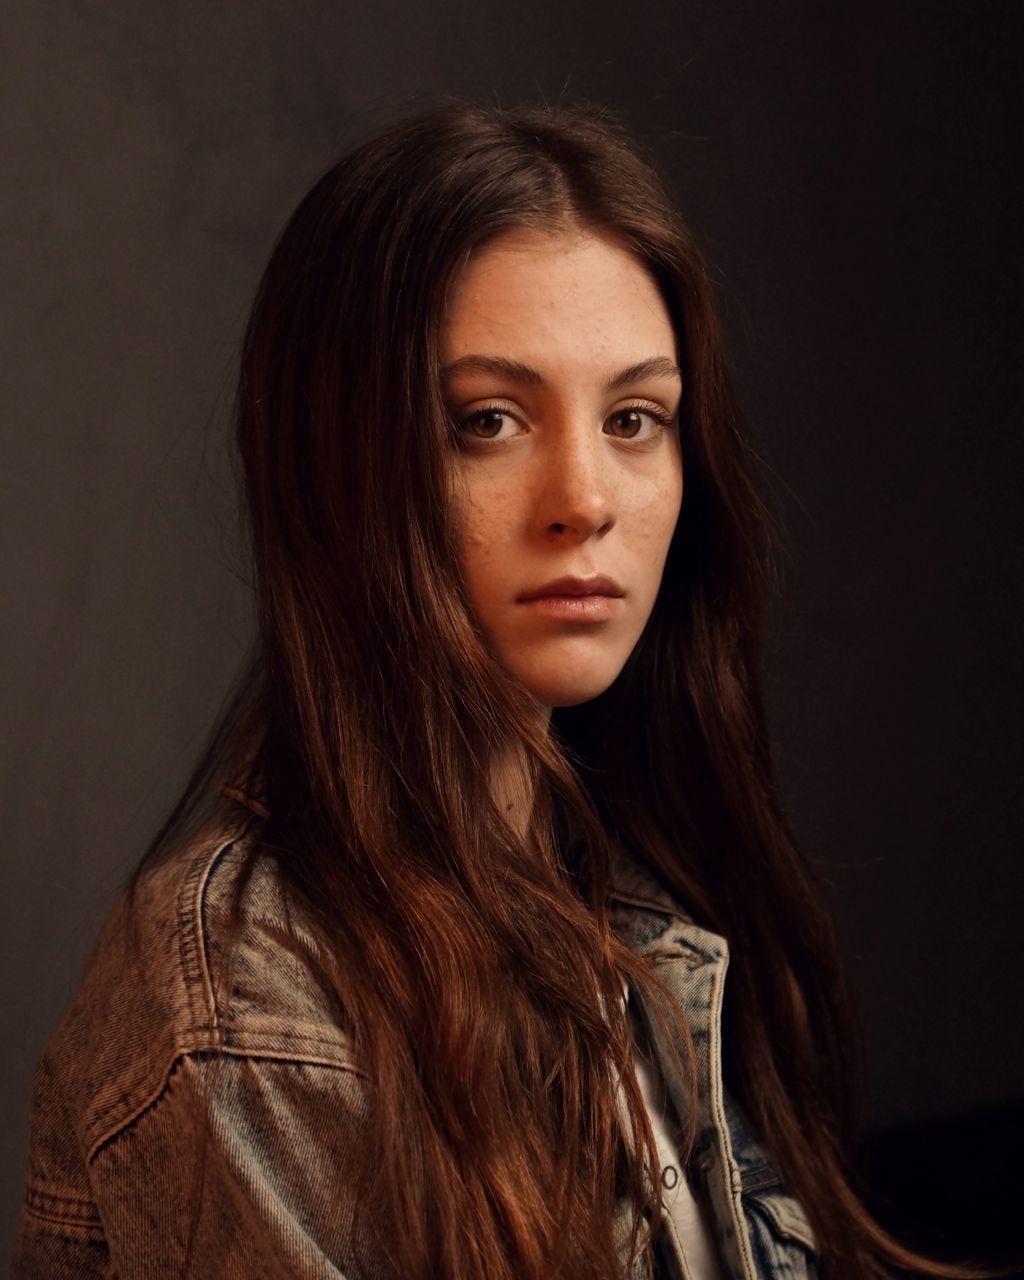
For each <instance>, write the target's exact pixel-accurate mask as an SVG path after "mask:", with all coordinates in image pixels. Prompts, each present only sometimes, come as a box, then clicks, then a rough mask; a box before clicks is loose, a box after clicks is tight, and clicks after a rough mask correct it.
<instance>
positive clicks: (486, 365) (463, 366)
mask: <svg viewBox="0 0 1024 1280" xmlns="http://www.w3.org/2000/svg"><path fill="white" fill-rule="evenodd" d="M457 373H491V374H496V375H497V376H498V377H504V378H510V379H511V380H512V381H513V382H524V383H527V384H529V385H530V386H532V387H543V386H544V379H543V378H542V377H541V375H540V374H539V373H538V371H537V370H536V369H533V368H531V367H530V365H528V364H522V363H521V362H520V361H518V360H509V359H507V358H506V357H505V356H484V355H473V356H462V357H461V359H459V360H455V361H453V362H452V363H451V364H449V365H446V366H445V367H444V368H443V369H442V370H441V377H442V378H451V377H453V376H454V375H455V374H457ZM682 376H683V373H682V370H681V369H680V368H679V366H678V365H677V364H676V363H675V361H673V360H669V359H668V357H667V356H651V357H650V359H648V360H639V361H637V363H636V364H630V365H627V366H626V367H625V369H620V370H619V372H618V373H615V374H613V375H612V376H611V377H610V378H609V379H608V381H607V382H606V383H605V386H604V389H605V391H617V390H618V389H619V387H625V386H627V385H628V384H629V383H631V382H639V381H640V379H641V378H682Z"/></svg>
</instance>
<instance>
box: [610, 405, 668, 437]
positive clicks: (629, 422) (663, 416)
mask: <svg viewBox="0 0 1024 1280" xmlns="http://www.w3.org/2000/svg"><path fill="white" fill-rule="evenodd" d="M644 418H650V419H651V420H652V421H653V422H655V423H656V424H657V430H655V431H652V432H650V433H649V434H648V435H646V436H642V437H641V436H640V432H641V431H642V429H643V419H644ZM608 421H609V422H619V421H621V422H624V423H625V424H626V430H625V432H624V433H623V434H621V435H619V436H618V439H620V440H635V439H637V438H638V437H639V438H642V439H645V440H649V439H651V437H652V436H657V434H658V432H659V431H661V430H668V428H669V427H671V426H672V422H673V419H672V415H671V414H668V413H665V411H664V410H662V409H656V408H654V406H653V405H646V404H645V405H640V404H636V405H630V406H629V407H628V408H626V409H617V410H616V411H615V413H613V414H612V415H611V417H610V418H609V419H608ZM613 434H614V433H613Z"/></svg>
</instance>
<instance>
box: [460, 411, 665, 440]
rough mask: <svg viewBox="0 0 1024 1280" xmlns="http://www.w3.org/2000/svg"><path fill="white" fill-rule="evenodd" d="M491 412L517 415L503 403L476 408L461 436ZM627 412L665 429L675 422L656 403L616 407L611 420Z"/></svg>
mask: <svg viewBox="0 0 1024 1280" xmlns="http://www.w3.org/2000/svg"><path fill="white" fill-rule="evenodd" d="M489 413H500V414H503V415H504V416H505V417H507V418H512V417H515V414H514V413H513V412H512V410H511V409H509V408H508V407H507V406H506V405H503V404H489V405H485V406H484V407H483V408H482V409H475V410H474V411H473V412H472V413H470V414H468V415H467V416H466V417H465V418H462V419H461V420H460V421H459V422H458V424H457V426H458V431H459V436H460V438H463V437H465V436H466V435H468V434H469V432H468V428H469V425H470V423H472V422H476V421H477V419H478V418H483V417H486V415H487V414H489ZM627 413H644V414H646V415H647V416H648V417H649V418H653V419H654V421H655V422H656V423H657V424H658V425H659V426H660V427H661V428H662V429H663V430H665V431H667V430H669V429H670V428H671V427H672V426H673V425H674V423H675V417H674V415H673V414H670V413H666V412H665V411H664V409H659V408H658V406H657V405H654V404H627V405H625V406H624V407H623V408H621V409H616V410H615V412H614V413H613V414H611V415H610V418H609V420H611V418H618V417H622V416H624V415H625V414H627ZM614 438H615V439H618V440H624V441H625V442H626V443H627V444H630V443H636V444H647V443H648V442H649V441H650V440H652V439H657V438H658V437H657V436H654V437H650V436H649V437H647V439H642V440H638V441H635V440H634V439H633V437H632V436H616V437H614ZM475 443H477V444H484V445H486V444H490V443H502V442H499V441H497V440H495V439H494V438H493V437H488V436H477V437H475Z"/></svg>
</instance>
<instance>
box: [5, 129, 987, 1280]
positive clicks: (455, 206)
mask: <svg viewBox="0 0 1024 1280" xmlns="http://www.w3.org/2000/svg"><path fill="white" fill-rule="evenodd" d="M237 431H238V446H239V449H240V454H241V459H242V463H243V466H244V479H245V498H246V504H247V509H248V513H249V518H250V524H251V544H252V555H253V562H254V566H255V578H256V590H257V597H258V605H259V623H260V625H259V635H258V642H257V644H256V646H255V650H254V654H253V657H252V660H251V663H250V665H249V666H248V669H247V670H246V672H245V674H244V676H243V677H242V679H241V680H240V682H239V684H238V687H237V690H236V693H235V695H234V696H233V698H232V699H231V701H230V702H229V704H228V706H227V708H226V710H225V712H224V713H223V715H222V717H221V720H220V722H219V725H218V728H217V730H216V732H215V734H214V737H213V739H212V742H211V745H210V747H209V749H208V751H207V752H206V754H205V757H204V759H203V760H202V761H201V763H200V765H199V766H198V767H197V770H196V772H195V775H194V777H193V779H192V781H191V783H190V786H189V788H188V790H187V793H186V795H185V796H184V797H183V799H182V801H181V802H180V804H179V805H178V807H177V809H176V810H175V812H174V814H173V815H172V816H171V818H170V819H169V821H168V823H167V824H166V826H165V828H164V830H163V831H162V832H161V833H160V834H159V836H158V837H157V839H156V841H155V842H154V844H153V846H152V848H151V849H150V851H149V853H148V854H147V857H146V859H145V860H144V862H143V864H142V866H141V867H140V869H139V871H138V872H137V873H136V875H135V877H134V878H133V882H132V884H131V885H130V886H129V889H128V891H127V892H126V893H125V895H124V897H123V899H122V900H121V901H120V902H119V904H118V905H117V907H116V908H115V910H114V912H113V914H112V916H111V918H110V920H109V921H108V923H107V925H106V927H105V929H104V931H103V933H102V935H101V938H100V940H99V942H98V944H97V947H96V950H95V952H94V955H93V958H92V961H91V962H90V967H89V971H88V974H87V976H86V978H85V981H84V984H83V986H82V989H81V991H80V993H79V995H78V996H77V998H76V1000H75V1002H74V1003H73V1005H72V1007H71V1009H70V1011H69V1013H68V1014H67V1016H66V1018H65V1020H64V1022H63V1024H62V1026H61V1028H60V1030H59V1031H58V1032H57V1034H56V1036H55V1037H54V1039H53V1040H52V1041H51V1043H50V1044H49V1046H48V1047H47V1049H46V1051H45V1053H44V1054H43V1056H42V1058H41V1060H40V1063H39V1067H38V1072H37V1079H36V1091H35V1097H34V1108H33V1116H32V1130H31V1149H30V1158H29V1171H28V1180H27V1193H26V1201H25V1207H24V1212H23V1217H22V1226H21V1232H20V1237H19V1243H18V1246H17V1258H16V1263H15V1273H16V1275H18V1276H22V1277H27V1276H40V1277H41V1276H46V1277H49V1278H50V1280H53V1278H55V1277H62V1276H84V1275H97V1276H98V1275H117V1276H120V1277H145V1278H146V1280H149V1278H154V1277H170V1276H182V1275H188V1276H210V1277H252V1276H261V1277H264V1276H269V1277H294V1276H299V1277H309V1278H312V1277H314V1276H315V1277H328V1276H335V1277H346V1278H352V1277H357V1276H358V1277H417V1278H423V1280H427V1278H428V1277H444V1278H451V1280H478V1278H479V1280H483V1278H484V1277H487V1278H488V1280H495V1278H506V1277H507V1278H508V1280H511V1278H512V1277H516V1278H517V1280H523V1278H524V1277H526V1278H530V1280H550V1278H551V1277H560V1278H564V1280H613V1277H614V1278H615V1280H623V1278H625V1277H639V1276H642V1275H648V1274H651V1271H652V1269H653V1270H654V1273H655V1274H659V1275H662V1276H666V1277H684V1276H688V1277H694V1278H697V1277H700V1278H707V1277H715V1278H719V1277H721V1278H725V1277H731V1278H736V1280H738V1278H740V1277H743V1278H744V1280H753V1278H754V1277H777V1278H781V1277H794V1278H799V1277H812V1276H825V1277H829V1280H833V1278H834V1280H862V1278H863V1277H870V1276H882V1275H886V1274H890V1272H891V1271H892V1270H893V1269H895V1268H911V1267H918V1268H920V1269H921V1270H924V1271H926V1272H928V1273H929V1274H934V1275H961V1274H968V1272H966V1271H958V1270H955V1269H953V1268H947V1267H943V1266H939V1265H933V1264H929V1263H927V1262H925V1261H924V1260H923V1259H915V1258H914V1257H913V1256H912V1255H911V1254H909V1253H908V1252H906V1251H905V1250H904V1249H902V1248H901V1247H900V1246H899V1245H898V1244H897V1243H896V1242H895V1241H893V1240H892V1239H890V1238H889V1237H888V1236H887V1235H886V1234H885V1233H884V1232H883V1231H882V1230H881V1229H880V1228H879V1227H878V1226H877V1225H876V1224H875V1223H874V1222H873V1221H872V1220H871V1218H870V1217H869V1215H868V1214H867V1212H866V1211H865V1210H864V1208H863V1207H862V1206H861V1204H860V1203H859V1202H858V1200H857V1198H856V1196H855V1194H854V1193H853V1192H852V1191H851V1189H850V1185H849V1183H848V1180H847V1160H848V1155H849V1141H850V1121H849V1094H850V1085H851V1068H850V1057H849V1041H848V1038H847V1033H846V1031H845V1030H844V995H843V983H842V979H841V976H840V970H839V965H838V962H837V958H836V951H835V946H834V942H833V935H832V930H831V927H830V924H829V919H828V914H827V912H826V909H825V907H824V905H823V902H822V898H821V895H820V893H819V890H818V888H817V886H816V884H815V881H814V877H813V876H812V874H811V872H810V871H809V869H808V865H807V863H806V862H805V860H804V858H803V857H802V856H801V855H800V854H799V853H798V851H797V850H796V849H795V847H794V844H793V840H792V837H791V835H790V832H789V829H788V827H787V824H786V820H785V817H784V815H783V813H782V810H781V806H780V803H779V799H778V795H777V791H776V788H775V784H774V782H773V777H772V769H771V763H770V755H769V745H768V739H767V734H766V727H765V717H764V711H763V706H762V698H761V689H760V683H759V676H758V663H759V657H760V653H759V643H760V642H759V620H760V617H761V609H762V604H763V600H764V596H765V589H766V586H767V584H768V582H769V580H770V572H769V566H770V560H769V558H768V555H767V550H766V537H767V525H766V516H765V511H764V508H763V505H762V502H761V500H760V499H759V497H758V496H757V491H756V488H755V486H754V483H753V479H752V475H751V470H752V468H751V463H752V455H751V452H750V449H749V446H748V445H747V443H746V442H745V439H744V436H743V434H742V431H741V427H740V424H739V422H738V418H737V414H736V410H735V408H734V405H733V402H732V399H731V397H730V393H729V388H728V384H727V380H726V374H725V370H724V366H723V358H722V352H721V348H720V343H719V336H718V329H717V325H716V321H715V317H714V313H713V309H712V298H711V289H710V286H709V283H708V279H707V275H706V272H705V269H704V267H703V266H702V263H701V259H700V257H699V254H698V252H697V250H696V248H695V246H694V243H693V239H692V237H691V234H690V232H689V231H688V230H687V229H686V227H685V225H684V224H683V222H682V221H681V219H680V215H679V213H678V211H677V210H676V208H675V207H674V205H673V203H672V201H671V199H670V198H669V196H668V195H667V194H666V191H665V189H664V188H663V186H662V184H661V183H660V182H659V179H658V178H657V176H656V175H655V173H654V171H653V170H652V168H651V166H650V164H649V163H648V162H647V161H646V160H645V159H644V158H643V157H642V156H641V155H640V154H639V152H638V150H637V149H636V147H635V146H633V145H631V144H630V143H629V142H628V141H627V140H626V138H625V137H624V136H623V134H622V132H621V130H620V129H619V128H618V127H617V126H616V125H614V124H613V123H611V122H610V121H609V120H608V119H607V118H605V117H603V116H602V115H601V114H600V113H597V112H593V111H588V110H583V109H577V110H570V109H560V110H549V109H535V110H526V109H524V110H514V111H502V110H498V109H494V108H491V107H480V106H473V105H466V104H449V105H446V106H444V107H442V108H440V109H435V110H432V111H430V112H428V113H426V114H423V115H420V116H418V117H416V118H414V119H411V120H407V121H404V122H402V123H400V124H399V125H397V126H394V127H392V128H390V129H389V130H387V131H386V132H384V133H383V134H381V135H380V136H378V137H377V138H375V139H374V140H372V141H370V142H368V143H366V144H365V145H363V146H361V147H359V148H358V149H357V150H355V151H353V152H352V153H351V154H350V155H348V156H347V157H345V158H344V159H343V160H342V161H341V162H340V163H339V164H337V165H336V166H335V167H334V168H332V169H331V170H330V171H329V172H328V173H326V174H325V175H324V176H323V178H322V179H321V180H320V181H319V182H318V183H317V184H316V186H315V187H314V188H313V190H312V191H311V192H310V193H309V194H308V195H307V196H306V198H305V199H304V200H303V201H302V203H301V204H300V205H299V207H298V209H297V210H296V212H295V213H294V215H293V216H292V218H291V220H290V222H289V223H288V225H287V227H286V228H285V231H284V233H283V234H282V236H281V238H280V241H279V243H278V245H277V247H276V249H275V250H274V253H273V256H272V258H271V261H270V264H269V266H268V267H267V270H266V273H265V275H264V277H263V280H262V283H261V285H260V288H259V292H258V296H257V298H256V302H255V306H254V308H253V312H252V316H251V319H250V322H249V325H248V329H247V333H246V337H245V343H244V351H243V355H242V362H241V375H240V380H239V387H238V398H237ZM727 968H728V978H727V979H726V970H727Z"/></svg>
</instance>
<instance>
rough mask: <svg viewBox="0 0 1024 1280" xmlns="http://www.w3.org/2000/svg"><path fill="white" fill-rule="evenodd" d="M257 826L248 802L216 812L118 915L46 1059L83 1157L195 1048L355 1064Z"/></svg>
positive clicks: (121, 903)
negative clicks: (244, 811)
mask: <svg viewBox="0 0 1024 1280" xmlns="http://www.w3.org/2000/svg"><path fill="white" fill-rule="evenodd" d="M259 830H260V824H259V822H258V821H257V820H255V819H253V818H252V817H251V816H250V815H246V816H238V815H237V812H231V813H228V814H225V815H221V816H218V817H217V818H215V819H213V820H211V822H210V823H208V824H207V825H206V826H205V827H204V828H203V829H202V830H201V831H200V832H199V833H197V834H196V836H194V837H193V838H192V839H191V840H189V841H188V843H187V844H185V845H183V846H181V847H180V848H179V849H177V850H175V851H173V852H172V853H171V854H170V855H168V856H166V857H165V858H163V859H162V860H161V861H160V862H158V863H157V864H155V865H154V866H153V867H151V868H148V869H146V870H145V871H144V873H143V874H142V876H141V877H140V878H139V880H138V883H137V885H136V887H135V891H134V893H129V892H128V891H126V892H125V893H124V894H122V896H121V897H120V898H119V900H118V901H117V903H116V904H115V906H114V908H113V910H112V911H111V913H110V915H109V916H108V918H107V920H106V922H105V924H104V926H103V928H102V930H101V932H100V934H99V937H98V939H97V941H96V944H95V946H94V949H93V952H92V955H91V957H90V960H89V963H88V966H87V968H86V972H85V975H84V977H83V980H82V983H81V985H80V987H79V990H78V992H77V994H76V995H75V997H74V1000H73V1001H72V1003H71V1005H70V1007H69V1009H68V1011H67V1013H66V1015H65V1017H64V1019H63V1021H62V1023H61V1025H60V1027H59V1028H58V1030H57V1032H56V1033H55V1035H54V1036H53V1038H52V1039H51V1041H50V1043H49V1044H48V1045H47V1046H46V1049H45V1050H44V1053H43V1055H42V1058H41V1059H40V1062H39V1066H38V1069H37V1077H38V1076H43V1077H48V1078H49V1080H50V1083H51V1085H53V1086H56V1087H59V1089H60V1092H61V1094H62V1095H63V1102H64V1106H65V1107H66V1109H67V1112H68V1113H69V1115H70V1116H71V1117H73V1119H74V1121H75V1127H76V1129H77V1130H78V1138H79V1144H80V1150H82V1153H83V1154H84V1155H85V1156H86V1158H88V1156H89V1154H90V1153H91V1152H94V1151H96V1150H97V1149H98V1147H100V1146H101V1145H102V1144H103V1143H104V1142H105V1141H107V1140H108V1139H109V1138H110V1137H111V1136H112V1135H113V1134H114V1133H115V1132H117V1131H118V1129H119V1128H121V1127H123V1126H124V1125H125V1124H128V1123H130V1122H131V1121H132V1120H133V1119H134V1118H135V1117H136V1116H137V1115H139V1114H141V1113H142V1112H143V1111H145V1110H146V1109H147V1108H148V1107H149V1106H151V1105H152V1104H153V1102H154V1101H155V1100H156V1099H157V1098H158V1097H159V1096H160V1094H161V1092H162V1090H163V1088H164V1085H165V1083H166V1081H167V1079H168V1077H169V1076H170V1074H171V1073H172V1071H173V1070H174V1068H175V1067H176V1065H177V1064H178V1063H179V1062H180V1061H181V1059H182V1058H185V1057H190V1056H193V1057H194V1056H197V1055H204V1056H205V1055H210V1054H223V1055H234V1056H241V1057H249V1058H264V1059H277V1060H285V1061H298V1062H308V1063H320V1064H323V1065H325V1066H337V1067H343V1068H345V1069H346V1070H354V1069H356V1064H355V1060H354V1056H353V1052H352V1043H351V1040H350V1039H349V1037H348V1036H347V1035H346V1034H345V1032H344V1031H343V1029H342V1026H341V1020H340V1018H339V1016H338V1011H337V1009H336V1007H335V1005H334V1003H333V999H332V997H331V996H330V994H329V993H328V991H327V989H326V986H325V985H324V984H323V983H322V982H321V981H320V980H319V979H318V977H317V974H318V967H317V965H316V956H317V954H318V950H319V948H318V944H317V941H316V937H315V931H314V930H313V929H312V928H311V927H310V925H309V923H308V922H307V921H306V920H305V919H304V918H303V916H302V913H301V912H299V911H297V910H296V908H295V907H294V906H290V905H289V903H288V902H287V901H286V898H285V894H284V890H283V887H282V884H281V881H280V877H279V875H278V874H277V869H276V862H275V860H274V859H273V857H271V856H270V854H269V853H267V852H266V851H265V850H264V849H263V848H262V847H261V845H260V841H259ZM37 1087H38V1080H37Z"/></svg>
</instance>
